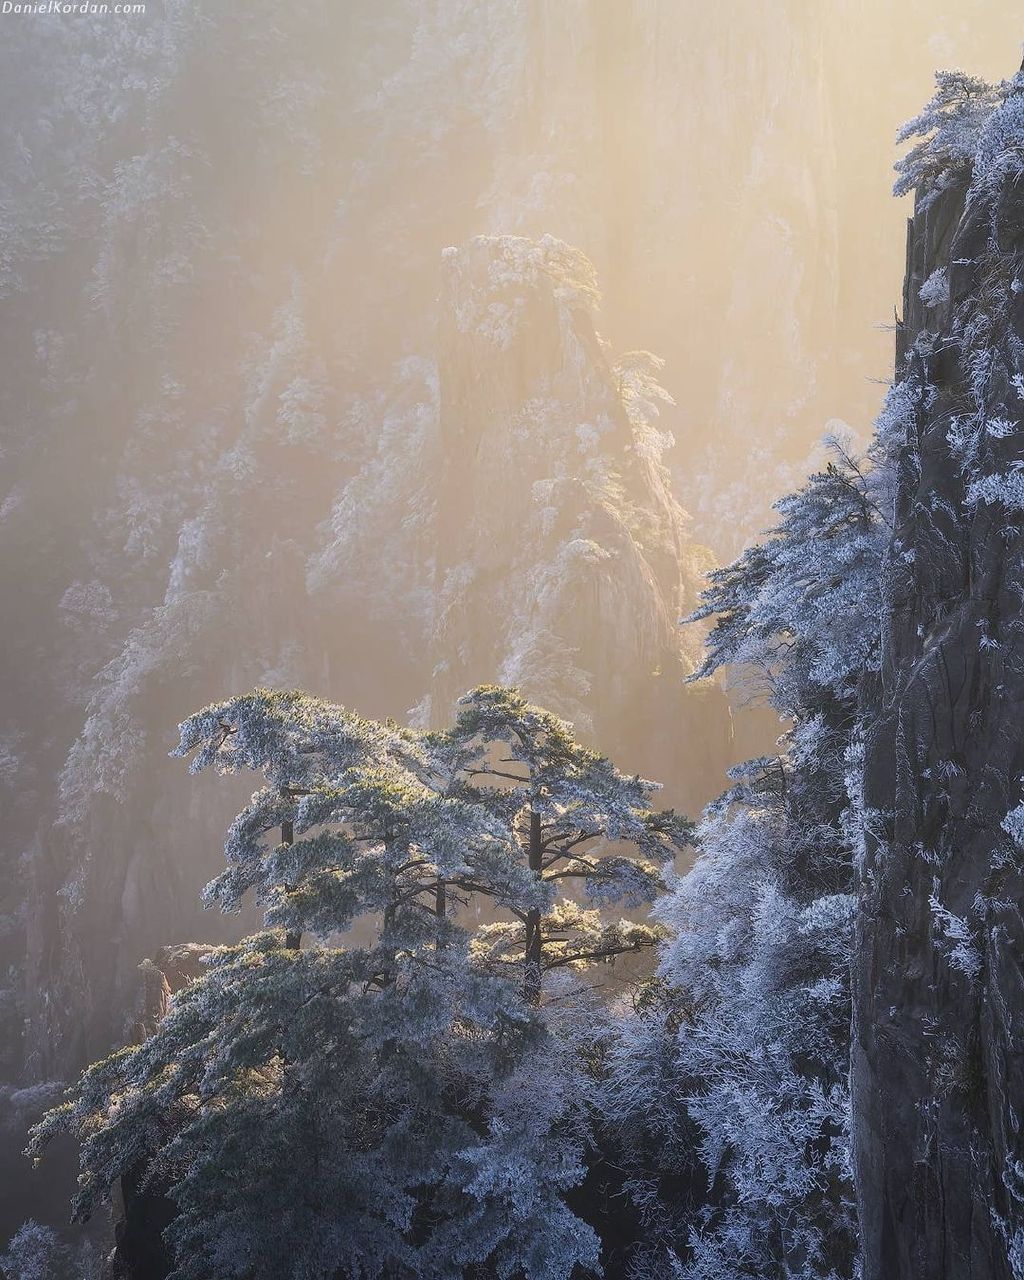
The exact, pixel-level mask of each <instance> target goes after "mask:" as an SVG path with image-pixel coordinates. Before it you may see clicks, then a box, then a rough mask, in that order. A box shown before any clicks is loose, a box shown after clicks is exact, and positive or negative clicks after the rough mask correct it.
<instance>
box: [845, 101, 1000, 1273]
mask: <svg viewBox="0 0 1024 1280" xmlns="http://www.w3.org/2000/svg"><path fill="white" fill-rule="evenodd" d="M1022 88H1024V82H1021V80H1020V78H1019V77H1018V80H1017V82H1016V83H1015V84H1014V85H1013V86H1012V88H1011V92H1010V94H1009V96H1008V97H1007V99H1006V101H1005V102H1004V103H1003V105H1001V106H999V107H998V108H997V109H996V110H995V111H994V112H993V113H992V114H991V115H990V117H989V118H988V120H987V123H984V124H983V126H982V127H981V128H980V132H978V131H977V128H976V127H975V126H976V121H974V120H972V118H971V115H970V111H969V110H968V108H967V107H965V108H964V109H963V113H962V116H961V117H958V118H954V119H952V120H951V121H950V123H949V127H948V128H946V127H945V126H942V127H940V129H939V131H938V133H937V134H936V141H935V142H934V143H933V144H932V159H933V160H934V161H935V162H936V163H935V165H934V166H933V171H932V172H931V173H930V174H928V175H927V178H928V181H927V184H926V185H925V186H924V187H922V188H921V189H920V190H919V195H918V200H917V205H916V209H915V213H914V217H913V219H912V221H911V223H910V226H909V238H908V264H907V283H906V297H905V307H904V331H903V335H902V341H901V351H902V356H903V357H904V359H905V364H902V366H901V368H900V369H899V370H898V373H899V375H900V376H901V377H902V383H901V393H902V394H901V398H902V403H903V407H904V411H903V413H902V421H901V424H900V426H901V431H902V433H903V434H902V439H901V442H900V443H901V447H900V451H899V473H898V494H897V500H896V512H895V527H894V534H893V538H892V543H891V546H890V548H889V551H888V555H887V559H886V566H885V579H884V588H883V597H884V608H883V619H882V623H883V626H882V644H883V664H882V670H881V673H880V677H879V679H878V681H877V682H874V681H872V684H871V687H870V688H869V689H867V690H866V693H865V698H864V704H865V708H866V711H867V721H868V724H869V726H870V728H869V734H868V740H867V746H866V767H865V789H864V803H865V813H866V828H867V841H866V851H865V856H864V862H863V865H862V867H861V868H860V874H861V889H860V908H859V919H858V925H857V937H856V946H855V961H854V983H853V992H854V1022H853V1028H854V1036H853V1063H852V1080H853V1095H854V1145H855V1161H856V1174H857V1190H858V1198H859V1209H860V1222H861V1230H862V1233H863V1248H864V1275H865V1277H866V1280H969V1278H970V1280H1011V1278H1012V1277H1019V1276H1020V1275H1021V1274H1022V1273H1024V1176H1022V1175H1024V1135H1022V1131H1021V1125H1022V1122H1024V1037H1022V1029H1021V1017H1022V1010H1024V968H1022V956H1024V918H1022V908H1021V904H1022V902H1024V821H1022V817H1024V808H1022V807H1021V799H1022V777H1024V735H1022V731H1021V725H1022V717H1024V657H1022V650H1021V634H1022V629H1024V555H1022V552H1024V488H1022V483H1021V467H1022V466H1024V435H1022V425H1021V424H1022V420H1024V362H1022V356H1024V185H1022V182H1021V179H1022V176H1024V97H1022V95H1021V89H1022ZM972 130H973V132H972ZM946 143H948V144H949V147H948V149H947V151H946V152H945V153H943V152H942V147H943V146H944V145H945V144H946Z"/></svg>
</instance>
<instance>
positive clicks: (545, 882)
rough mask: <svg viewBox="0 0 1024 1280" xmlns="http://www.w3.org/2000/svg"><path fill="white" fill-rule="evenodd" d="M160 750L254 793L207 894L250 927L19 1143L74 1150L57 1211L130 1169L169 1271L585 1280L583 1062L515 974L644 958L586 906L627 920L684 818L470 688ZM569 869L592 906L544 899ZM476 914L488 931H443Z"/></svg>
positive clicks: (461, 927) (292, 709) (510, 693)
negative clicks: (424, 718)
mask: <svg viewBox="0 0 1024 1280" xmlns="http://www.w3.org/2000/svg"><path fill="white" fill-rule="evenodd" d="M175 754H176V755H179V756H183V757H189V758H190V768H191V770H192V771H193V772H197V771H199V770H202V769H205V768H208V767H213V768H215V769H217V770H218V771H220V772H223V773H239V772H246V771H255V772H258V773H261V774H262V775H263V777H264V780H265V783H266V785H265V786H264V787H263V788H262V789H261V790H259V791H257V792H256V793H255V795H254V796H253V797H252V800H251V801H250V803H249V804H248V805H247V806H246V808H245V809H244V810H243V811H242V812H241V813H240V814H239V815H238V817H237V818H236V819H235V821H234V822H233V823H232V826H231V829H230V831H229V833H228V838H227V842H226V844H225V855H226V859H227V864H228V865H227V868H226V870H225V871H224V872H223V873H222V874H221V875H220V876H219V877H218V878H217V879H216V880H215V881H213V883H212V884H211V885H210V886H209V887H208V889H207V895H206V896H207V899H208V901H209V902H211V903H213V902H216V903H217V904H219V905H220V906H221V908H222V909H224V910H227V911H231V910H235V909H237V908H238V907H239V906H240V905H241V902H242V900H243V898H244V897H245V896H246V895H247V894H249V893H250V892H251V893H252V894H253V895H254V896H255V899H256V901H257V903H259V904H260V906H261V907H262V908H263V912H264V920H265V924H266V931H264V932H262V933H260V934H258V935H256V936H254V937H251V938H248V939H246V940H245V941H243V942H242V943H241V944H239V945H237V946H232V947H222V948H220V949H217V950H215V951H214V952H213V953H212V954H211V956H210V957H209V959H208V961H207V972H206V974H205V975H204V976H203V977H202V978H200V979H199V980H198V981H196V982H194V983H192V984H191V985H190V986H188V987H186V988H185V989H184V990H183V991H181V992H180V993H179V994H178V995H177V996H175V997H174V998H173V1000H172V1003H171V1007H170V1012H169V1013H168V1014H167V1016H166V1017H165V1018H164V1020H163V1021H162V1022H161V1023H160V1024H159V1025H158V1026H157V1028H156V1030H155V1032H154V1034H153V1035H152V1036H151V1037H150V1038H149V1039H148V1040H146V1041H145V1042H144V1043H143V1044H141V1045H139V1046H138V1047H136V1048H131V1049H126V1050H123V1051H121V1052H119V1053H116V1054H114V1055H113V1056H112V1057H111V1058H109V1059H107V1060H106V1061H104V1062H101V1063H98V1064H97V1065H95V1066H93V1067H91V1068H90V1069H89V1070H88V1071H87V1072H86V1074H85V1075H84V1076H83V1078H82V1079H81V1081H80V1082H79V1083H78V1085H77V1086H76V1087H75V1088H74V1089H73V1090H72V1091H71V1093H70V1095H69V1100H68V1102H67V1103H66V1104H65V1105H64V1106H63V1107H61V1108H58V1109H57V1110H55V1111H52V1112H51V1113H50V1114H49V1115H48V1116H47V1118H46V1119H45V1120H44V1121H43V1122H42V1123H41V1124H40V1126H38V1128H37V1130H36V1131H35V1136H34V1146H35V1149H36V1150H37V1151H39V1150H41V1149H42V1147H43V1146H44V1145H45V1143H46V1141H47V1140H48V1139H49V1138H50V1137H51V1136H52V1135H53V1134H54V1133H57V1132H60V1131H70V1132H72V1133H74V1134H76V1135H77V1136H78V1137H79V1138H81V1139H82V1140H83V1144H84V1145H83V1155H82V1164H83V1170H84V1173H83V1179H82V1190H81V1193H80V1195H79V1197H78V1201H77V1212H78V1213H79V1214H80V1215H86V1214H88V1213H89V1212H90V1210H91V1208H92V1206H93V1204H94V1203H95V1201H96V1200H97V1199H98V1198H101V1197H103V1196H104V1195H106V1194H107V1192H108V1191H109V1189H110V1187H111V1186H112V1184H113V1183H114V1182H115V1181H116V1180H117V1179H118V1178H120V1177H122V1176H125V1175H126V1174H136V1175H137V1174H138V1173H140V1172H142V1173H144V1174H145V1176H146V1178H147V1179H149V1181H150V1183H151V1185H156V1186H159V1187H161V1188H164V1189H166V1190H167V1191H168V1192H169V1194H170V1196H171V1197H172V1199H173V1200H174V1202H175V1203H176V1205H177V1207H178V1214H177V1216H176V1217H175V1219H174V1221H173V1223H172V1225H171V1227H170V1229H169V1232H168V1238H169V1240H170V1241H171V1243H172V1245H173V1248H174V1252H175V1257H176V1261H177V1267H176V1270H175V1273H174V1274H175V1276H176V1277H180V1278H181V1280H204V1278H205V1277H207V1276H209V1275H211V1274H216V1275H218V1276H222V1277H225V1280H229V1278H230V1277H232V1276H237V1277H239V1280H241V1278H242V1277H246V1278H252V1277H255V1278H256V1280H271V1278H274V1280H281V1278H283V1277H289V1276H290V1277H295V1278H296V1280H297V1278H298V1277H300V1276H301V1277H304V1278H308V1280H312V1278H313V1277H322V1278H323V1280H329V1278H330V1277H334V1276H335V1275H337V1274H338V1273H339V1272H340V1273H342V1274H345V1275H361V1276H366V1277H384V1276H387V1277H389V1278H390V1277H401V1276H407V1277H410V1278H411V1277H414V1276H419V1275H425V1274H430V1275H432V1276H437V1277H447V1276H450V1277H452V1278H453V1280H454V1277H461V1276H463V1275H465V1274H466V1273H467V1270H468V1269H472V1268H474V1267H478V1266H485V1265H486V1266H489V1267H491V1268H494V1271H495V1274H498V1275H507V1276H509V1277H511V1276H523V1277H526V1278H527V1280H568V1277H569V1276H570V1275H572V1274H574V1269H575V1268H582V1269H583V1270H584V1271H592V1270H593V1269H594V1268H595V1267H596V1266H597V1241H596V1237H595V1235H594V1233H593V1231H592V1229H591V1228H590V1227H589V1226H587V1225H585V1224H584V1223H583V1222H582V1221H581V1220H580V1219H579V1218H578V1217H577V1216H576V1215H575V1213H573V1212H572V1211H571V1210H570V1209H569V1207H568V1206H567V1204H566V1202H565V1195H566V1193H567V1192H569V1191H571V1190H572V1189H573V1188H575V1187H576V1186H578V1184H579V1183H580V1181H581V1180H582V1178H583V1176H584V1172H585V1168H584V1163H583V1156H584V1148H585V1145H586V1141H587V1132H588V1118H587V1108H586V1097H587V1091H586V1089H585V1088H584V1087H583V1085H582V1083H581V1080H582V1075H581V1073H582V1072H583V1066H582V1060H581V1059H579V1058H578V1057H577V1055H576V1051H575V1048H574V1046H573V1045H571V1044H566V1043H564V1042H562V1041H560V1040H559V1032H558V1030H557V1028H556V1027H554V1026H552V1025H550V1024H549V1021H548V1019H547V1016H546V1014H545V1011H544V1009H543V1008H542V1007H538V1006H539V1005H540V1001H541V995H542V981H543V976H544V975H545V974H547V973H549V972H550V971H552V970H559V969H570V970H573V971H576V972H583V971H585V970H586V969H587V968H588V967H590V966H592V965H593V964H594V963H596V962H598V961H607V960H609V959H611V958H613V957H615V956H616V955H619V954H622V953H623V952H627V951H635V950H639V949H640V948H642V947H647V946H650V945H652V944H653V942H654V941H655V940H656V938H657V937H658V936H659V931H658V930H657V929H651V928H648V927H645V926H643V925H638V924H633V923H632V922H630V921H626V920H623V921H618V922H614V921H613V922H610V923H606V922H605V921H603V920H602V917H601V914H600V910H599V906H600V904H602V903H605V902H614V901H622V902H625V903H627V904H629V905H636V904H637V903H639V902H641V901H649V900H650V899H651V898H652V897H653V895H654V892H655V890H656V889H657V887H658V885H659V884H660V875H661V867H662V865H663V864H664V862H665V861H666V860H667V859H669V858H670V857H671V856H672V853H673V851H674V850H676V849H678V848H679V847H681V845H682V844H683V843H685V842H686V840H687V839H688V838H689V827H688V824H686V823H685V822H683V821H682V820H681V819H679V818H677V817H676V816H675V815H674V814H672V813H671V812H664V813H656V812H654V811H653V810H652V809H651V807H650V803H649V801H650V796H651V794H652V792H653V790H654V785H653V784H651V783H648V782H645V781H643V780H642V779H640V778H638V777H626V776H624V775H622V774H620V773H618V771H617V770H616V769H615V768H614V767H613V766H612V765H611V763H610V762H609V761H608V760H607V759H605V758H604V757H601V756H599V755H597V754H596V753H594V752H592V751H589V750H587V749H585V748H583V747H582V746H580V745H579V744H578V743H577V742H576V740H575V738H574V736H573V733H572V729H571V726H569V725H568V724H566V723H565V722H564V721H562V720H559V719H558V718H557V717H555V716H552V715H550V714H549V713H548V712H545V711H543V710H542V709H541V708H539V707H535V706H532V705H530V704H529V703H527V702H526V701H525V699H523V698H522V697H521V695H519V694H518V693H517V692H516V691H515V690H510V689H504V688H499V687H495V686H488V687H484V688H480V689H476V690H474V691H472V693H470V694H468V695H466V697H465V699H464V700H463V707H462V709H461V711H460V714H459V716H458V718H457V720H456V723H455V725H454V726H453V727H452V728H451V729H450V730H448V731H444V732H435V733H423V732H417V731H412V730H405V729H401V728H399V727H397V726H395V725H394V724H392V723H387V724H381V723H378V722H375V721H370V720H366V719H364V718H362V717H360V716H357V715H355V714H353V713H351V712H349V711H346V710H345V709H344V708H341V707H337V706H334V705H332V704H329V703H326V702H324V701H322V700H319V699H316V698H312V697H309V696H307V695H305V694H302V693H298V692H291V693H277V692H273V691H269V690H259V689H258V690H256V691H255V692H254V693H252V694H250V695H248V696H246V697H242V698H236V699H233V700H231V701H228V702H224V703H220V704H217V705H215V706H211V707H208V708H206V709H205V710H203V711H201V712H199V713H198V714H196V715H194V716H192V717H191V718H190V719H189V720H186V721H185V722H184V723H183V724H182V725H181V727H180V743H179V746H178V748H177V750H176V752H175ZM278 830H279V831H280V839H279V840H278V839H277V832H278ZM629 846H632V847H633V849H634V850H635V854H634V855H630V854H629V853H627V852H626V850H627V849H628V848H629ZM573 879H574V880H578V881H579V885H580V890H581V893H582V895H583V896H584V897H590V898H591V899H592V900H593V901H594V903H595V904H597V905H595V906H594V907H584V906H581V905H580V904H579V903H578V902H576V901H573V900H571V899H568V898H566V897H563V896H562V895H561V893H560V889H561V886H562V884H563V883H565V882H567V881H569V880H573ZM481 901H482V902H484V903H485V904H486V905H487V906H488V909H489V910H491V911H492V912H493V911H496V912H498V914H499V915H504V916H506V917H511V922H510V923H507V924H499V923H495V924H492V925H486V926H483V927H478V928H477V929H475V930H471V922H472V919H473V912H472V910H469V911H467V910H466V908H467V907H470V905H471V904H472V903H473V902H481ZM303 938H305V939H306V945H305V946H303V945H302V944H303ZM285 1184H286V1185H287V1186H288V1187H289V1188H290V1190H289V1192H288V1194H286V1195H284V1196H282V1192H281V1188H282V1185H285Z"/></svg>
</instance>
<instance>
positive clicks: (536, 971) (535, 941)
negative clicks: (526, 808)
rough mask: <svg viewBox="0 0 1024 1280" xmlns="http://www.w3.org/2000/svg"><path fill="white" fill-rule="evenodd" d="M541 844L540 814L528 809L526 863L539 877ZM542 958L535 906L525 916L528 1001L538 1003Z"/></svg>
mask: <svg viewBox="0 0 1024 1280" xmlns="http://www.w3.org/2000/svg"><path fill="white" fill-rule="evenodd" d="M543 852H544V850H543V846H542V844H541V832H540V814H539V813H538V812H537V811H536V809H531V811H530V844H529V849H528V855H527V856H528V863H529V867H530V870H531V871H534V872H536V874H537V878H538V880H539V879H540V873H541V866H542V860H543ZM543 958H544V944H543V941H542V938H541V931H540V908H539V907H536V908H534V910H532V911H531V912H529V914H528V915H527V917H526V956H525V960H526V975H525V978H524V981H523V994H524V995H525V996H526V999H527V1001H528V1003H530V1004H540V977H541V966H542V961H543Z"/></svg>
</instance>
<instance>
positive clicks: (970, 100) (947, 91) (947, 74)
mask: <svg viewBox="0 0 1024 1280" xmlns="http://www.w3.org/2000/svg"><path fill="white" fill-rule="evenodd" d="M998 102H999V90H998V88H997V87H996V86H994V85H991V84H989V83H988V82H987V81H985V80H979V79H978V78H977V77H975V76H968V75H965V74H964V73H963V72H962V71H939V72H937V73H936V75H935V94H934V96H933V97H932V99H931V101H930V102H929V103H928V105H927V106H926V107H925V108H924V110H923V111H921V112H919V114H918V115H916V116H914V117H913V119H911V120H908V121H907V123H906V124H905V125H903V126H902V128H901V129H900V131H899V133H898V134H897V135H896V140H897V142H907V141H909V140H910V139H912V138H920V139H921V141H920V142H918V143H916V144H915V145H914V146H913V147H912V148H911V149H910V151H908V152H907V154H906V155H905V156H904V157H903V158H902V159H901V160H900V161H899V162H898V163H897V165H896V171H897V173H898V174H899V178H898V179H897V181H896V184H895V186H894V188H893V192H894V194H895V195H897V196H903V195H907V194H908V192H911V191H915V190H916V191H918V192H919V193H920V195H919V199H922V200H923V201H924V202H927V203H930V202H932V201H934V200H935V199H936V197H937V196H938V195H939V194H941V192H943V191H945V190H946V189H947V188H948V187H949V185H950V184H951V183H952V182H954V181H956V179H958V178H963V177H964V175H965V174H970V172H971V168H972V165H973V163H974V157H975V153H976V151H977V147H978V136H979V134H980V133H981V130H982V128H983V127H984V126H985V123H986V122H987V120H988V118H989V116H990V115H991V114H992V111H993V110H994V109H995V107H996V105H997V104H998Z"/></svg>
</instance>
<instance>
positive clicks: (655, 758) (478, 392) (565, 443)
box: [430, 236, 730, 812]
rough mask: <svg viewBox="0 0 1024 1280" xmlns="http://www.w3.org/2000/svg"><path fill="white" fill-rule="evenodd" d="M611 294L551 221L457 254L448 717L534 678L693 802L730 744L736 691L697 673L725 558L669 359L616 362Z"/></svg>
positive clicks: (448, 373)
mask: <svg viewBox="0 0 1024 1280" xmlns="http://www.w3.org/2000/svg"><path fill="white" fill-rule="evenodd" d="M596 302H597V288H596V279H595V275H594V271H593V268H592V267H591V265H590V263H589V262H588V261H587V259H586V258H585V257H584V256H583V255H582V254H581V253H579V252H578V251H576V250H573V249H571V248H569V246H567V245H565V244H563V243H562V242H561V241H558V240H555V239H554V238H553V237H550V236H549V237H546V238H544V239H543V240H541V241H531V240H527V239H524V238H521V237H513V236H504V237H480V238H478V239H476V240H473V241H472V242H471V243H469V244H468V245H466V246H465V247H463V248H462V249H454V248H453V249H448V250H446V252H445V257H444V284H443V295H442V303H441V328H440V351H441V357H440V400H441V405H440V432H441V439H440V444H441V448H440V457H441V459H442V463H441V478H440V483H439V485H438V488H437V493H438V544H437V545H438V565H437V592H436V616H435V623H434V628H433V637H432V652H433V661H434V666H433V672H432V684H431V697H430V703H431V715H432V716H433V717H434V718H435V719H437V718H438V716H440V718H442V719H443V718H444V717H445V716H446V715H447V714H448V708H449V707H450V706H451V705H452V703H453V701H454V699H455V698H457V697H458V695H459V694H460V693H461V692H462V691H463V690H465V689H467V688H470V687H472V686H473V685H475V684H478V683H480V682H481V681H484V680H488V679H496V680H498V681H500V682H501V683H506V684H513V685H518V686H520V687H522V688H523V689H524V690H525V691H526V692H527V693H528V695H529V696H530V697H531V698H533V699H535V700H536V701H538V702H540V703H541V704H543V705H546V706H549V707H551V708H552V709H554V710H556V711H558V712H559V713H561V714H563V715H565V716H566V717H567V718H569V719H571V720H573V721H574V722H575V723H576V724H577V725H578V726H579V727H580V729H581V730H582V731H583V732H584V733H585V734H586V735H587V736H588V737H589V738H591V739H592V740H593V741H595V742H596V743H598V744H599V745H600V746H601V747H602V749H605V750H608V751H609V752H613V753H614V755H615V758H616V759H617V760H619V761H620V763H621V764H622V766H623V767H624V768H627V769H630V770H638V771H640V772H643V773H646V774H648V775H649V776H657V777H659V778H665V779H668V780H669V782H670V784H671V791H672V795H671V799H672V800H673V801H675V802H676V803H679V804H682V805H685V807H686V808H687V810H689V811H691V812H692V811H695V809H696V807H697V806H698V805H699V804H700V803H701V800H702V799H703V798H704V797H706V796H707V795H708V794H710V793H711V792H712V791H713V789H714V786H715V784H716V781H717V779H718V778H720V776H721V774H720V772H716V771H718V770H720V768H721V763H722V762H723V761H724V760H726V759H727V758H728V756H729V751H730V744H729V713H728V708H727V705H726V702H725V699H724V696H723V695H722V694H721V692H720V691H719V690H718V689H717V688H712V689H704V690H701V691H700V692H697V691H696V690H689V689H686V688H685V687H684V684H683V682H684V680H685V678H686V676H687V675H689V674H690V673H691V672H692V671H693V670H694V667H695V665H696V663H695V659H696V655H697V653H698V651H699V643H700V637H699V635H697V634H695V629H694V628H690V629H689V630H688V632H685V633H684V632H682V631H681V630H680V627H679V618H680V617H681V616H682V615H683V614H685V613H689V612H690V611H691V609H693V607H694V606H695V604H696V592H697V590H698V589H699V585H700V583H701V581H702V575H703V571H704V570H705V569H706V568H707V567H708V565H709V563H710V555H709V553H708V552H707V551H705V550H704V549H703V548H702V547H700V546H699V545H697V544H696V543H695V542H694V541H693V539H692V537H691V536H690V533H689V530H688V528H687V525H688V523H689V517H688V516H687V515H686V514H685V513H684V512H683V511H682V509H681V508H680V506H679V504H678V502H677V501H676V500H675V498H674V497H673V496H672V492H671V488H670V481H669V476H668V472H667V470H666V468H665V466H664V464H663V462H662V452H663V450H664V449H665V447H666V446H667V445H668V444H670V443H671V437H668V436H665V435H663V434H662V433H661V432H660V431H659V430H658V428H657V414H658V406H659V404H663V403H664V402H665V401H666V400H668V399H669V398H668V396H667V394H666V393H665V392H664V391H663V390H662V389H661V387H660V386H659V385H658V383H657V381H656V374H657V372H658V369H659V367H660V364H661V362H660V361H659V360H657V359H656V358H655V357H653V356H651V355H650V354H649V353H647V352H630V353H628V354H627V355H625V356H623V357H622V358H621V359H620V360H619V361H618V362H613V360H612V358H611V356H610V354H609V352H608V350H607V347H606V344H605V343H603V342H602V340H601V339H600V337H599V336H598V334H597V332H596V330H595V327H594V309H595V305H596Z"/></svg>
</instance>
